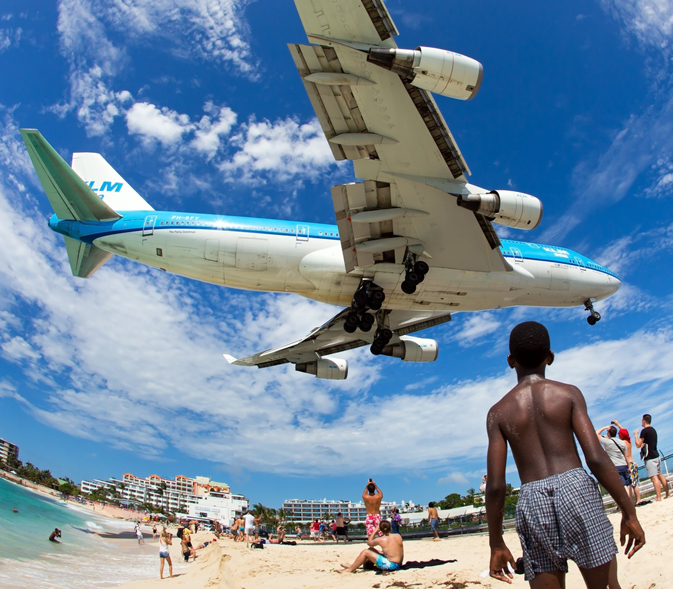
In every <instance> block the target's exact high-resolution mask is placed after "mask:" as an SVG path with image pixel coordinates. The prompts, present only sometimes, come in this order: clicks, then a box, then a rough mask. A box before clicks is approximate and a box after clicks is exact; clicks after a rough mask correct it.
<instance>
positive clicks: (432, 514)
mask: <svg viewBox="0 0 673 589" xmlns="http://www.w3.org/2000/svg"><path fill="white" fill-rule="evenodd" d="M428 519H429V520H430V529H431V530H432V537H433V540H435V541H438V540H439V534H438V533H437V524H438V523H439V513H438V512H437V508H436V507H435V502H434V501H430V503H428Z"/></svg>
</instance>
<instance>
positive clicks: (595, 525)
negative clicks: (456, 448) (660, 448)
mask: <svg viewBox="0 0 673 589" xmlns="http://www.w3.org/2000/svg"><path fill="white" fill-rule="evenodd" d="M509 349H510V354H509V356H507V363H508V364H509V366H510V368H513V369H515V370H516V374H517V379H518V384H517V385H516V386H515V387H514V388H513V389H512V390H511V391H510V392H509V393H507V394H506V395H505V396H504V397H503V398H502V399H501V400H500V401H498V402H497V403H496V404H495V405H494V406H493V407H491V409H490V410H489V412H488V417H487V421H486V427H487V431H488V441H489V443H488V456H487V462H488V485H487V487H486V513H487V517H488V533H489V541H490V546H491V560H490V566H489V571H490V576H491V577H493V578H494V579H499V580H501V581H505V582H506V583H511V582H512V581H511V579H512V578H513V576H512V574H511V573H510V572H509V570H508V566H511V567H512V569H516V565H515V562H514V558H513V557H512V553H511V552H510V551H509V548H507V546H506V544H505V542H504V540H503V535H502V533H503V529H502V520H503V515H504V507H505V491H506V480H505V468H506V466H507V444H508V443H509V445H510V446H511V448H512V454H513V456H514V461H515V462H516V466H517V469H518V471H519V477H520V479H521V483H522V485H521V490H520V492H519V502H518V505H517V510H516V530H517V533H518V535H519V539H520V540H521V547H522V549H523V565H524V571H525V577H524V578H525V580H526V581H529V582H530V585H531V587H546V588H548V589H561V588H562V587H565V574H566V573H567V572H568V564H567V558H570V559H571V560H574V561H575V563H576V564H577V565H578V566H579V568H580V572H581V573H582V577H583V578H584V582H585V583H586V585H587V587H589V588H591V589H605V588H606V587H608V585H609V586H610V587H618V586H619V585H618V581H617V560H616V558H615V554H616V553H617V552H618V550H617V546H616V545H615V541H614V538H613V532H612V526H611V525H610V521H609V520H608V518H607V516H606V514H605V508H604V507H603V501H602V499H601V495H600V492H599V490H598V485H597V484H596V482H595V481H594V480H593V479H592V478H591V477H589V475H588V474H587V473H586V471H585V470H584V469H583V468H582V462H581V460H580V457H579V454H578V451H577V446H576V445H575V438H574V437H573V435H574V436H576V437H577V440H578V441H579V444H580V446H581V448H582V451H583V453H584V457H585V459H586V462H587V466H588V467H589V468H590V469H591V471H592V473H593V474H594V475H595V477H596V478H597V479H598V481H599V482H600V483H601V484H602V485H603V487H605V489H606V490H607V491H608V493H610V495H611V496H612V497H613V499H614V500H615V502H616V503H617V506H618V507H619V509H620V510H621V512H622V522H621V529H620V540H621V544H622V546H623V545H624V543H625V542H626V541H627V538H628V542H627V544H626V551H625V553H626V554H627V555H628V558H631V557H632V556H633V555H634V554H635V553H636V551H638V550H640V549H641V548H642V547H643V545H644V544H645V534H644V532H643V529H642V528H641V526H640V523H639V522H638V517H637V516H636V510H635V507H634V505H633V503H632V502H631V501H630V500H629V497H628V495H627V494H626V491H625V490H624V486H623V485H622V483H621V480H620V478H619V476H618V475H617V471H616V470H615V468H614V466H613V464H612V462H611V461H610V459H609V458H608V456H607V454H606V453H605V452H604V451H603V449H602V448H601V445H600V444H599V443H598V439H597V437H596V433H595V430H594V427H593V425H592V423H591V419H589V415H588V414H587V406H586V401H585V400H584V396H583V395H582V393H581V392H580V390H579V389H578V388H577V387H574V386H572V385H568V384H564V383H560V382H555V381H552V380H548V379H547V378H546V377H545V369H546V367H547V366H548V365H550V364H551V363H552V362H553V361H554V353H553V352H552V351H551V347H550V342H549V333H548V332H547V329H546V328H545V327H544V326H543V325H541V324H540V323H536V322H534V321H527V322H525V323H521V324H519V325H517V326H516V327H515V328H514V329H513V330H512V332H511V334H510V339H509Z"/></svg>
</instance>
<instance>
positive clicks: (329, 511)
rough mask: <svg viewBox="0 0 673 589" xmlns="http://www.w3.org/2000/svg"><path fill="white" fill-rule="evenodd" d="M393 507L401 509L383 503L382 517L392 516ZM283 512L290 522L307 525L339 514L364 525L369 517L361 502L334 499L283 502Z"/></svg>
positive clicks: (288, 500) (394, 505)
mask: <svg viewBox="0 0 673 589" xmlns="http://www.w3.org/2000/svg"><path fill="white" fill-rule="evenodd" d="M393 507H399V505H397V503H389V502H387V501H382V502H381V515H382V516H383V517H384V518H387V517H389V516H390V513H391V512H392V510H393ZM283 511H285V512H286V513H287V514H288V520H290V521H294V522H301V523H307V522H310V521H313V520H316V519H325V518H327V519H330V520H331V519H334V518H335V517H336V515H337V513H341V514H342V515H343V516H344V517H345V518H346V519H350V520H351V523H353V524H357V523H364V521H365V518H366V517H367V510H366V508H365V504H364V503H363V502H362V501H360V502H359V503H353V502H352V501H346V500H341V501H337V500H334V499H287V500H285V501H284V502H283Z"/></svg>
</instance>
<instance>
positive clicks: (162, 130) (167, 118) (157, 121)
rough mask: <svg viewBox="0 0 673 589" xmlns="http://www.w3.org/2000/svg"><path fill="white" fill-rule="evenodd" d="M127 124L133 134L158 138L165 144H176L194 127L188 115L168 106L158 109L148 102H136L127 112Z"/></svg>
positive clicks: (145, 137) (151, 138)
mask: <svg viewBox="0 0 673 589" xmlns="http://www.w3.org/2000/svg"><path fill="white" fill-rule="evenodd" d="M126 125H127V127H128V130H129V133H130V134H131V135H140V136H141V137H142V138H143V139H145V140H157V141H159V142H161V143H163V144H164V145H174V144H176V143H177V142H178V141H180V140H181V139H182V136H183V134H185V133H188V132H190V131H191V130H192V129H194V125H193V124H192V123H191V122H190V121H189V117H188V116H187V115H184V114H179V113H177V112H175V111H174V110H170V109H169V108H166V107H164V108H162V109H158V108H157V107H156V106H155V105H154V104H148V103H147V102H136V103H135V104H134V105H133V106H132V107H131V108H130V109H129V110H128V111H127V112H126Z"/></svg>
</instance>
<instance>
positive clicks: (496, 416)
mask: <svg viewBox="0 0 673 589" xmlns="http://www.w3.org/2000/svg"><path fill="white" fill-rule="evenodd" d="M576 405H579V406H582V405H584V400H583V397H582V393H580V391H579V390H578V389H577V387H574V386H572V385H567V384H564V383H561V382H556V381H553V380H547V379H545V378H543V377H537V378H532V377H529V378H528V379H526V380H525V381H524V382H521V383H519V384H517V386H515V387H514V388H513V389H512V390H511V391H510V392H509V393H507V395H505V396H504V397H503V398H502V399H501V400H500V401H499V402H498V403H496V404H495V405H494V406H493V408H492V409H491V411H490V412H489V415H488V419H489V428H490V427H491V422H494V423H493V425H494V426H495V425H497V427H498V428H499V429H500V431H501V432H502V435H503V437H504V438H505V439H506V440H507V442H508V443H509V445H510V446H511V448H512V454H513V456H514V461H515V462H516V465H517V468H518V471H519V477H520V479H521V482H522V483H528V482H530V481H535V480H537V479H542V478H545V477H548V476H551V475H553V474H558V473H561V472H565V471H567V470H570V469H572V468H580V467H581V466H582V463H581V461H580V457H579V455H578V453H577V446H576V445H575V438H574V436H573V430H574V427H573V425H574V424H573V414H574V409H575V407H576ZM578 421H580V422H581V419H580V420H578ZM578 426H579V424H578ZM590 433H592V434H593V431H591V432H590Z"/></svg>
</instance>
